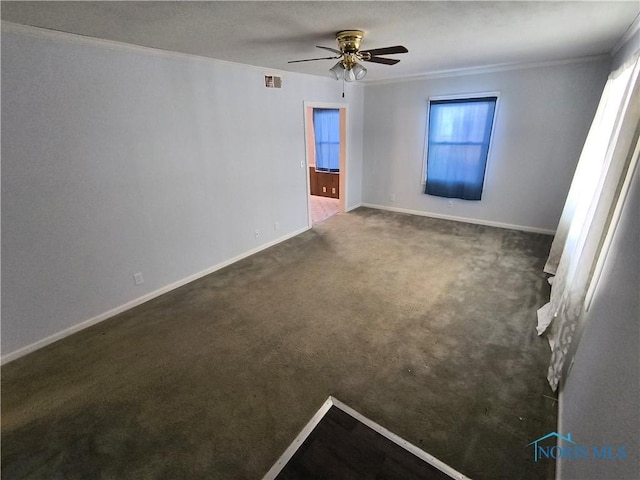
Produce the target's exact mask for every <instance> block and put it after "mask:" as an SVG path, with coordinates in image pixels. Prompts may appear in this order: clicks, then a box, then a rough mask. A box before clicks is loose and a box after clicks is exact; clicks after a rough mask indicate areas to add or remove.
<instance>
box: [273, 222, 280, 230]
mask: <svg viewBox="0 0 640 480" xmlns="http://www.w3.org/2000/svg"><path fill="white" fill-rule="evenodd" d="M273 229H274V230H280V222H275V223H274V224H273Z"/></svg>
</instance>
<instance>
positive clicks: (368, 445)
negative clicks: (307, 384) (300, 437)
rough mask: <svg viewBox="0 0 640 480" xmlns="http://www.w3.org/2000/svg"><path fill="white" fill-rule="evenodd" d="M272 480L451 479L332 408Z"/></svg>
mask: <svg viewBox="0 0 640 480" xmlns="http://www.w3.org/2000/svg"><path fill="white" fill-rule="evenodd" d="M461 477H462V476H461ZM275 478H276V480H294V479H295V480H302V479H309V480H311V479H331V480H347V479H359V480H360V479H362V480H364V479H387V480H414V479H415V480H418V479H420V480H450V479H451V478H453V477H451V476H449V475H447V474H446V473H444V472H442V471H441V470H439V469H437V468H436V467H434V466H432V465H430V464H429V463H427V462H426V461H424V460H422V459H421V458H419V457H417V456H416V455H414V454H413V453H411V452H410V451H408V450H406V449H404V448H402V447H400V446H399V445H397V444H396V443H394V442H392V441H391V440H389V439H388V438H386V437H385V436H383V435H381V434H380V433H378V432H377V431H375V430H374V429H372V428H370V427H369V426H367V425H365V424H364V423H362V422H360V421H359V420H358V419H356V418H354V417H353V416H351V415H349V414H348V413H346V412H345V411H343V410H341V409H340V408H338V407H336V406H335V405H333V406H331V407H330V408H329V410H328V411H327V412H326V413H325V415H324V416H323V417H322V419H321V420H320V422H319V423H318V424H317V425H316V426H315V428H314V429H313V430H312V432H311V433H310V434H309V436H308V437H307V438H306V440H304V442H303V443H302V444H301V445H300V447H299V448H298V450H297V451H296V452H295V454H294V455H293V457H291V459H290V460H289V461H288V462H287V463H286V465H285V466H284V467H283V468H282V470H281V471H280V473H279V474H278V475H277V476H276V477H275Z"/></svg>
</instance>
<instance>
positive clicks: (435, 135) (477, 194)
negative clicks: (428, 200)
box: [425, 96, 498, 200]
mask: <svg viewBox="0 0 640 480" xmlns="http://www.w3.org/2000/svg"><path fill="white" fill-rule="evenodd" d="M497 100H498V97H495V96H491V97H482V98H459V99H452V98H450V99H444V100H431V101H430V102H429V123H428V125H429V127H428V131H427V166H426V187H425V193H426V194H429V195H436V196H439V197H448V198H461V199H463V200H480V198H481V197H482V186H483V184H484V173H485V168H486V165H487V155H488V153H489V140H490V139H491V129H492V126H493V116H494V113H495V109H496V102H497Z"/></svg>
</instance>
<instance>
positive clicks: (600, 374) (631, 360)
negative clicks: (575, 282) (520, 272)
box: [558, 170, 640, 480]
mask: <svg viewBox="0 0 640 480" xmlns="http://www.w3.org/2000/svg"><path fill="white" fill-rule="evenodd" d="M638 206H640V172H639V171H637V170H636V173H635V177H634V182H633V186H632V188H631V190H630V192H629V196H628V198H627V201H626V203H625V207H624V210H623V212H622V217H621V220H620V224H619V227H618V228H617V230H616V233H615V237H614V240H613V243H612V245H611V250H610V251H609V254H608V256H607V260H606V264H605V268H604V271H603V275H602V277H601V279H600V281H599V283H598V287H597V290H596V292H595V295H594V298H593V301H592V305H591V308H590V310H589V312H588V313H587V315H586V316H585V327H584V332H583V334H582V338H581V340H580V345H579V347H578V350H577V352H576V355H575V357H574V365H573V368H572V370H571V372H570V374H569V376H568V378H567V381H566V384H565V385H564V388H563V390H562V393H561V408H560V417H559V428H560V430H559V431H560V432H562V433H563V434H565V435H566V434H567V433H571V437H572V438H573V439H574V441H576V442H578V443H579V444H580V445H588V446H591V445H597V446H600V445H612V446H619V445H625V446H626V447H627V448H626V452H627V455H628V458H626V459H624V460H601V459H581V460H571V459H566V460H565V459H563V460H561V461H560V462H559V465H558V478H560V479H564V480H569V479H575V480H590V479H613V478H615V479H618V480H622V479H629V480H632V479H633V480H635V479H638V478H640V463H639V458H638V452H639V451H640V438H639V433H640V410H639V407H638V406H639V405H640V387H639V381H640V380H639V375H640V374H639V373H638V366H639V365H640V341H639V338H640V291H639V288H640V287H639V286H640V215H639V213H638Z"/></svg>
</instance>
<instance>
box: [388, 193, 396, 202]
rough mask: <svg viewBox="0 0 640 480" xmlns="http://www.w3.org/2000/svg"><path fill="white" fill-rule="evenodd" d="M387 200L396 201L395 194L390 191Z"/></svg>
mask: <svg viewBox="0 0 640 480" xmlns="http://www.w3.org/2000/svg"><path fill="white" fill-rule="evenodd" d="M389 200H390V201H392V202H395V201H396V194H395V193H392V194H391V195H389Z"/></svg>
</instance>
